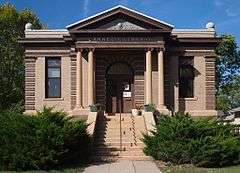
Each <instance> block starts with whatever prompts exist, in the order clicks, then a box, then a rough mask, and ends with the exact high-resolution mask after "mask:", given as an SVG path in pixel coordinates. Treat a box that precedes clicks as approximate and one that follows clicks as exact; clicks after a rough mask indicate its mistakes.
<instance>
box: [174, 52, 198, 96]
mask: <svg viewBox="0 0 240 173" xmlns="http://www.w3.org/2000/svg"><path fill="white" fill-rule="evenodd" d="M184 58H186V59H187V58H189V59H191V63H188V64H181V59H184ZM184 68H192V73H193V75H192V77H190V76H188V77H182V76H181V74H180V72H181V69H184ZM178 77H179V98H181V99H185V98H194V97H195V93H194V88H195V86H194V80H195V76H194V56H182V57H179V68H178ZM182 80H185V81H190V80H191V82H192V84H191V85H192V86H191V87H192V89H191V94H190V95H187V96H182V94H181V82H180V81H182ZM185 89H187V88H185Z"/></svg>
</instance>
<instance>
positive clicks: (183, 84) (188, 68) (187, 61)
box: [179, 57, 194, 98]
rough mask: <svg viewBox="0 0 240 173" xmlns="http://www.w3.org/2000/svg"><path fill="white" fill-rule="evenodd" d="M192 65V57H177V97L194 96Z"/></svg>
mask: <svg viewBox="0 0 240 173" xmlns="http://www.w3.org/2000/svg"><path fill="white" fill-rule="evenodd" d="M193 88H194V67H193V57H180V58H179V97H180V98H193V97H194V90H193Z"/></svg>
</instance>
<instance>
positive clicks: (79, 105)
mask: <svg viewBox="0 0 240 173" xmlns="http://www.w3.org/2000/svg"><path fill="white" fill-rule="evenodd" d="M76 65H77V66H76V107H75V109H82V108H83V106H82V49H79V50H78V51H77V62H76Z"/></svg>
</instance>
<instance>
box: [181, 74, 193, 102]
mask: <svg viewBox="0 0 240 173" xmlns="http://www.w3.org/2000/svg"><path fill="white" fill-rule="evenodd" d="M179 96H180V98H192V97H193V80H191V79H184V78H182V79H180V87H179Z"/></svg>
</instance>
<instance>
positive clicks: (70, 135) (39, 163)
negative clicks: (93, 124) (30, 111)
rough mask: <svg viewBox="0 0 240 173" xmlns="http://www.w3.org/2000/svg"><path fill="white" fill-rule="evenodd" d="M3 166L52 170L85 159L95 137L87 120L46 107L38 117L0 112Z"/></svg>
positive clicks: (0, 154)
mask: <svg viewBox="0 0 240 173" xmlns="http://www.w3.org/2000/svg"><path fill="white" fill-rule="evenodd" d="M0 114H1V115H0V127H1V128H0V136H1V138H0V169H2V170H27V169H50V168H52V167H54V166H57V165H61V164H63V163H67V162H69V161H70V162H73V161H78V162H82V163H83V162H85V161H87V159H88V156H89V155H90V146H91V145H90V144H91V138H90V137H89V135H88V134H87V131H86V129H87V125H86V124H85V123H84V122H83V121H71V119H70V118H69V117H66V113H64V112H54V111H53V110H52V108H44V109H43V111H41V112H38V113H37V115H36V116H27V115H22V114H21V113H18V112H15V111H2V112H1V113H0Z"/></svg>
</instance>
